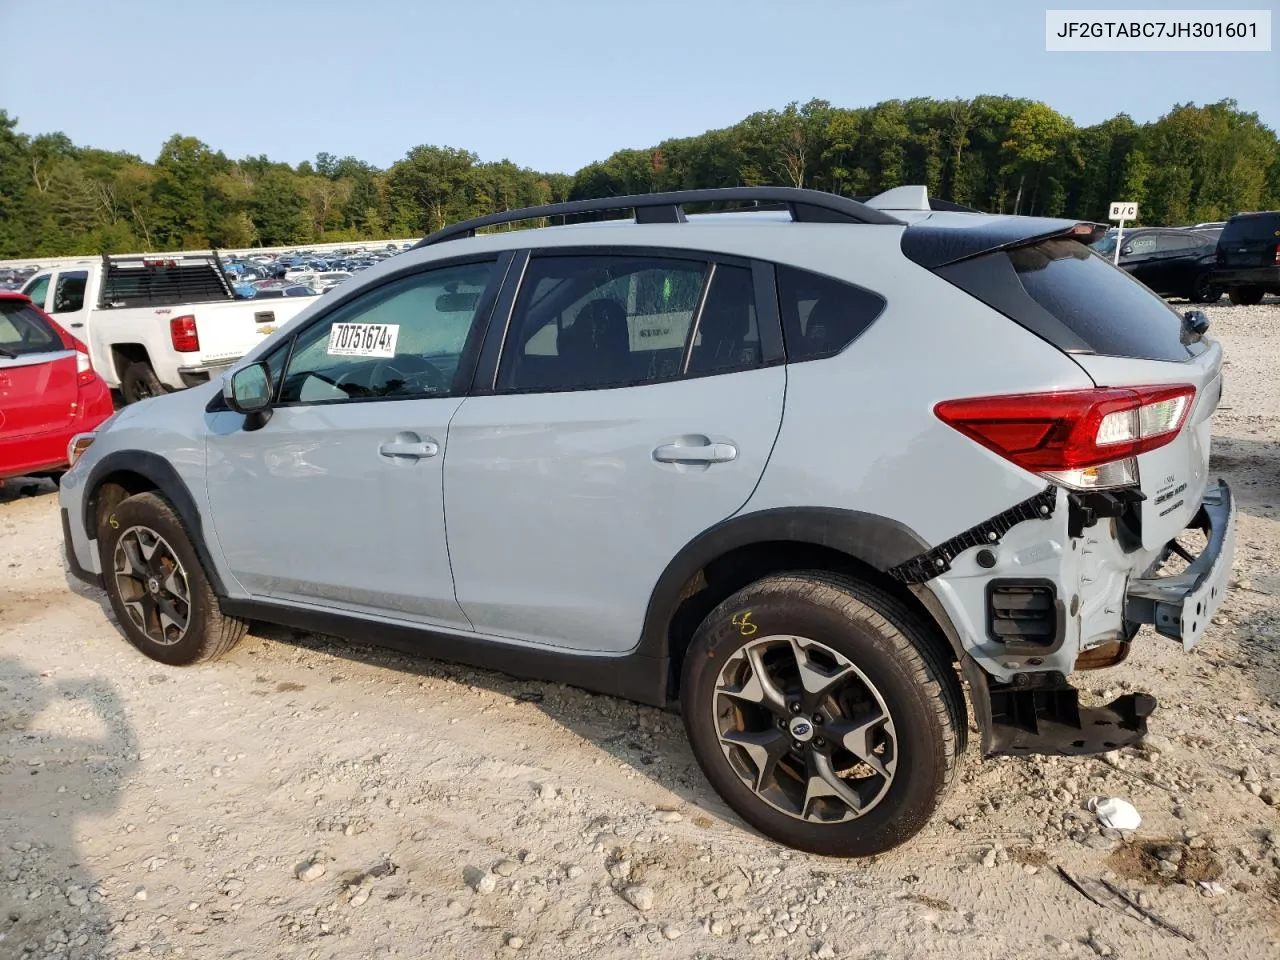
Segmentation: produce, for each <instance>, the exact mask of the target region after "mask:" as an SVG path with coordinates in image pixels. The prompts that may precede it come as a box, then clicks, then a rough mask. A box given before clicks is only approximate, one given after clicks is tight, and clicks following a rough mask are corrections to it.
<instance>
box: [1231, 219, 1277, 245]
mask: <svg viewBox="0 0 1280 960" xmlns="http://www.w3.org/2000/svg"><path fill="white" fill-rule="evenodd" d="M1220 239H1221V240H1222V241H1223V242H1224V243H1228V242H1231V241H1233V240H1276V241H1280V214H1274V215H1272V216H1266V217H1240V218H1239V219H1236V220H1231V221H1229V222H1228V223H1227V225H1226V226H1225V227H1223V228H1222V234H1221V237H1220Z"/></svg>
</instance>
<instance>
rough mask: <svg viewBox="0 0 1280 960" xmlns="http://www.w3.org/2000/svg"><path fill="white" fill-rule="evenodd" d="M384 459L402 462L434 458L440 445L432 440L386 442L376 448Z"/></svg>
mask: <svg viewBox="0 0 1280 960" xmlns="http://www.w3.org/2000/svg"><path fill="white" fill-rule="evenodd" d="M378 452H379V453H380V454H382V455H383V456H384V457H391V458H392V459H403V460H421V459H423V458H424V457H434V456H435V455H436V454H437V453H439V452H440V445H439V444H438V443H436V442H435V441H434V440H430V439H428V440H388V441H387V442H386V443H384V444H383V445H382V446H380V447H378Z"/></svg>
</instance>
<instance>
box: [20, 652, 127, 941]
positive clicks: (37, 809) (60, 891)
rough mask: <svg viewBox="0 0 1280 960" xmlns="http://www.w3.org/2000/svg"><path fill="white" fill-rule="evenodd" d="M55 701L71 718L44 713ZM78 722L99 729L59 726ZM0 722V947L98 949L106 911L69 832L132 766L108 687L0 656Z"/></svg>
mask: <svg viewBox="0 0 1280 960" xmlns="http://www.w3.org/2000/svg"><path fill="white" fill-rule="evenodd" d="M62 701H65V702H66V704H67V705H69V706H70V707H71V708H72V709H74V710H75V711H76V714H77V715H78V716H77V720H76V722H75V723H74V724H68V723H66V722H65V720H62V718H60V720H62V722H59V720H54V719H52V718H50V717H48V716H44V715H45V714H46V712H47V711H58V707H59V706H60V705H61V704H60V702H62ZM86 708H87V712H88V714H89V715H90V716H89V719H88V720H83V719H82V718H83V715H84V714H85V712H86ZM55 715H56V713H55ZM65 716H66V714H63V717H64V718H65ZM82 725H88V726H90V727H96V728H98V729H97V731H95V733H92V734H88V735H86V736H77V735H75V734H73V733H67V732H65V731H66V729H67V727H68V726H73V728H77V729H78V728H80V727H81V726H82ZM0 730H3V732H4V739H5V741H6V742H7V744H8V749H7V750H6V753H5V755H3V756H0V837H3V838H4V840H3V846H4V849H3V851H2V853H0V863H2V864H3V865H4V875H3V882H0V956H3V957H13V958H15V960H18V958H25V957H34V956H46V955H47V956H58V957H63V958H66V960H90V958H97V957H101V956H104V955H106V952H105V951H106V950H107V948H108V947H109V945H110V943H111V937H110V930H111V923H112V921H111V917H110V916H109V913H108V911H107V909H106V906H105V904H104V903H103V902H102V893H101V890H100V889H99V888H98V887H97V885H96V884H97V881H96V879H95V877H94V876H93V874H92V872H91V871H90V870H89V868H88V866H87V865H86V864H85V862H84V858H83V853H82V852H81V851H79V850H78V849H77V842H76V839H77V837H78V836H80V835H81V834H84V833H86V832H87V831H90V830H94V829H99V823H100V821H101V819H102V818H104V817H106V816H108V815H110V814H111V813H113V812H114V811H115V810H116V808H117V806H118V805H119V795H120V791H121V789H122V786H123V783H124V781H125V780H126V779H127V778H128V777H129V775H130V774H131V773H132V771H133V769H134V767H135V766H136V758H137V755H138V753H137V751H138V746H137V742H136V738H135V736H134V732H133V728H132V727H131V726H130V725H129V723H128V721H127V720H126V719H125V714H124V708H123V706H122V704H121V702H120V699H119V697H118V696H117V694H116V690H115V687H113V686H112V685H111V684H109V683H107V682H106V681H104V680H100V679H95V680H85V681H74V682H71V681H56V680H51V679H49V678H48V677H47V676H44V675H37V674H35V673H32V672H31V671H30V670H28V669H27V667H25V666H24V665H23V664H22V663H21V662H20V661H19V660H17V659H15V658H13V657H0Z"/></svg>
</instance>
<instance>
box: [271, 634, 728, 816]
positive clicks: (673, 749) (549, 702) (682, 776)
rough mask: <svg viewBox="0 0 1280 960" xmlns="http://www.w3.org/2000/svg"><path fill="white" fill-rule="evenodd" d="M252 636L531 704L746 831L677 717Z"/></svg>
mask: <svg viewBox="0 0 1280 960" xmlns="http://www.w3.org/2000/svg"><path fill="white" fill-rule="evenodd" d="M251 632H252V634H253V635H254V636H256V637H260V638H263V639H266V640H271V641H276V642H280V643H286V644H290V645H292V646H295V647H302V648H305V649H307V650H311V651H314V652H316V653H323V654H327V655H329V656H334V657H338V658H341V659H344V660H352V661H356V662H358V663H363V664H366V665H368V666H373V667H379V668H382V669H387V670H395V671H396V672H397V673H402V674H406V675H411V676H417V677H436V678H441V679H446V680H451V681H453V682H455V683H459V684H464V685H468V686H474V687H480V688H483V689H485V690H488V691H490V692H492V693H495V694H497V695H499V696H503V697H508V698H510V699H512V700H515V701H520V702H524V703H528V704H531V705H533V706H535V707H536V708H537V709H538V710H540V711H541V712H542V713H543V714H544V715H546V716H547V717H548V718H549V719H551V720H552V721H554V722H555V723H557V724H559V725H560V726H562V727H564V728H565V729H567V730H570V731H572V732H573V733H574V734H576V735H577V736H579V737H582V738H583V739H584V740H586V741H588V742H590V743H594V744H595V745H596V746H598V747H599V748H600V749H601V750H604V751H605V752H606V753H608V754H610V755H611V756H613V757H614V758H615V759H617V760H620V761H621V762H623V763H625V764H627V765H628V766H630V767H631V768H632V769H634V770H635V771H636V772H637V773H639V774H641V775H643V776H645V777H647V778H648V779H650V780H652V781H653V782H654V783H656V784H658V785H659V786H661V787H664V788H666V789H667V790H670V791H671V792H672V793H674V794H676V795H677V796H679V797H680V799H681V800H683V801H685V802H687V803H689V804H692V805H694V806H696V807H698V808H700V809H701V810H702V811H704V812H706V813H707V814H709V815H711V816H714V817H718V818H721V819H727V820H731V821H733V822H735V823H737V824H738V825H739V826H741V827H743V828H744V829H748V830H750V828H749V827H747V826H746V825H745V824H743V823H742V822H741V821H739V820H738V819H737V816H736V814H734V813H733V812H732V811H731V810H730V809H729V808H728V806H726V805H725V804H724V803H723V801H721V800H720V798H719V797H718V796H717V795H716V794H715V793H714V792H713V791H712V790H711V787H710V786H709V785H708V784H707V783H706V781H705V780H704V778H703V776H702V772H701V770H699V769H698V765H697V763H696V761H695V760H694V759H693V753H692V751H691V750H690V749H689V745H688V742H687V741H686V740H685V736H684V728H683V726H682V725H681V722H680V718H679V716H678V714H675V713H671V712H668V711H664V710H659V709H657V708H654V707H646V706H642V705H640V704H637V703H632V702H631V701H628V700H621V699H618V698H615V697H609V696H604V695H598V694H593V693H588V692H587V691H585V690H580V689H578V688H576V687H570V686H565V685H563V684H559V683H554V682H549V681H540V680H519V679H516V678H514V677H509V676H507V675H506V674H502V673H497V672H495V671H490V670H481V669H477V668H474V667H468V666H463V665H460V664H455V663H451V662H448V661H444V660H435V659H432V658H431V657H430V656H428V655H426V654H425V652H424V655H423V656H421V657H417V656H414V655H411V654H405V653H400V652H398V651H395V650H389V649H385V648H382V647H375V646H368V645H364V644H358V643H348V642H346V641H344V640H340V639H337V638H334V637H326V636H318V635H316V634H311V633H305V632H303V631H300V630H290V629H288V628H284V627H278V626H275V625H272V624H266V623H254V624H253V626H252V630H251ZM477 722H480V721H477Z"/></svg>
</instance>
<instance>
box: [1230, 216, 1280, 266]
mask: <svg viewBox="0 0 1280 960" xmlns="http://www.w3.org/2000/svg"><path fill="white" fill-rule="evenodd" d="M1277 245H1280V213H1270V214H1263V215H1261V216H1255V217H1234V218H1232V219H1231V220H1230V221H1229V222H1228V223H1227V225H1226V226H1225V227H1224V228H1223V229H1222V234H1221V235H1220V236H1219V237H1218V261H1219V262H1220V263H1223V264H1225V265H1227V266H1229V267H1269V266H1273V265H1274V264H1275V263H1276V246H1277Z"/></svg>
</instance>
